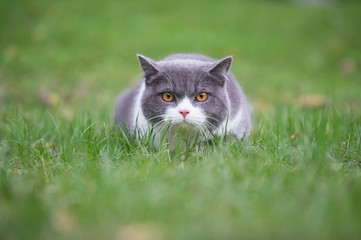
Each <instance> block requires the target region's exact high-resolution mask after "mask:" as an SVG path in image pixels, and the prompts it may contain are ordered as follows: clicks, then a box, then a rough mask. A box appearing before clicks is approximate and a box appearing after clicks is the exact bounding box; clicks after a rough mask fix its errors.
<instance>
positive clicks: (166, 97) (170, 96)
mask: <svg viewBox="0 0 361 240" xmlns="http://www.w3.org/2000/svg"><path fill="white" fill-rule="evenodd" d="M163 100H164V101H166V102H171V101H173V100H174V95H173V94H171V93H170V92H164V93H163Z"/></svg>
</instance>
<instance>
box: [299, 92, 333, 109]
mask: <svg viewBox="0 0 361 240" xmlns="http://www.w3.org/2000/svg"><path fill="white" fill-rule="evenodd" d="M298 103H299V105H300V106H301V107H302V108H322V107H324V106H325V105H326V99H325V98H324V97H323V96H321V95H305V96H301V97H300V98H298Z"/></svg>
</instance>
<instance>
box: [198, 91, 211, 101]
mask: <svg viewBox="0 0 361 240" xmlns="http://www.w3.org/2000/svg"><path fill="white" fill-rule="evenodd" d="M207 98H208V94H207V93H204V92H202V93H198V94H197V96H196V99H197V101H198V102H204V101H205V100H207Z"/></svg>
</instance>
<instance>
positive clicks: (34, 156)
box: [0, 0, 361, 240]
mask: <svg viewBox="0 0 361 240" xmlns="http://www.w3.org/2000/svg"><path fill="white" fill-rule="evenodd" d="M295 2H296V3H295ZM295 2H289V1H190V0H189V1H188V0H187V1H175V2H170V1H168V2H165V1H160V0H159V1H145V0H144V1H92V0H91V1H87V2H82V1H54V2H49V1H45V0H36V1H35V0H34V1H30V0H29V1H20V0H15V1H11V0H3V1H1V2H0V239H6V240H12V239H120V240H130V239H132V240H133V239H134V240H158V239H258V238H268V239H270V238H271V239H359V237H360V236H361V204H360V203H361V94H360V93H361V44H360V43H361V25H360V22H361V15H360V12H361V3H359V2H357V1H340V2H333V3H330V4H321V3H318V4H310V3H308V4H302V3H300V1H298V2H297V1H295ZM176 52H187V53H190V52H197V53H203V54H205V55H209V56H211V57H214V58H222V57H225V56H228V55H233V57H234V62H233V64H232V67H231V71H232V72H233V73H234V75H235V76H236V77H237V79H238V81H239V83H240V84H241V86H242V87H243V89H244V92H245V93H246V95H247V96H248V98H249V100H250V102H251V104H252V105H253V107H254V113H255V115H254V122H255V124H254V130H253V132H252V135H251V137H250V138H249V139H248V140H247V141H236V142H232V143H223V142H220V143H219V144H217V145H216V146H210V147H208V148H206V149H205V150H204V151H202V152H197V151H187V152H186V157H185V159H184V157H183V156H181V154H180V153H174V152H172V151H169V150H168V149H166V148H160V149H158V150H157V151H155V150H154V149H152V148H149V147H147V146H144V145H136V144H131V143H129V142H128V140H127V139H126V138H124V136H123V135H122V134H121V133H119V132H117V131H114V119H113V109H114V103H115V99H116V96H117V95H118V94H119V92H121V91H122V90H124V89H126V88H130V87H133V86H135V85H136V84H137V83H138V82H139V81H140V78H141V70H140V67H139V64H138V62H137V58H136V53H141V54H143V55H146V56H148V57H151V58H153V59H161V58H163V57H165V56H167V55H169V54H171V53H176Z"/></svg>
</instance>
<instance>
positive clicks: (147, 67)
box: [137, 54, 159, 79]
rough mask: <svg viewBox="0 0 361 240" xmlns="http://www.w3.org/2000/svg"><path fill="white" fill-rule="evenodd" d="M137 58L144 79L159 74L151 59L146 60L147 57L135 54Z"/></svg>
mask: <svg viewBox="0 0 361 240" xmlns="http://www.w3.org/2000/svg"><path fill="white" fill-rule="evenodd" d="M137 57H138V60H139V63H140V66H141V67H142V69H143V72H144V77H145V78H146V79H147V77H150V76H152V75H154V74H156V73H158V72H159V70H158V69H157V67H156V64H155V62H154V61H153V60H152V59H150V58H147V57H145V56H143V55H140V54H137Z"/></svg>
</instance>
